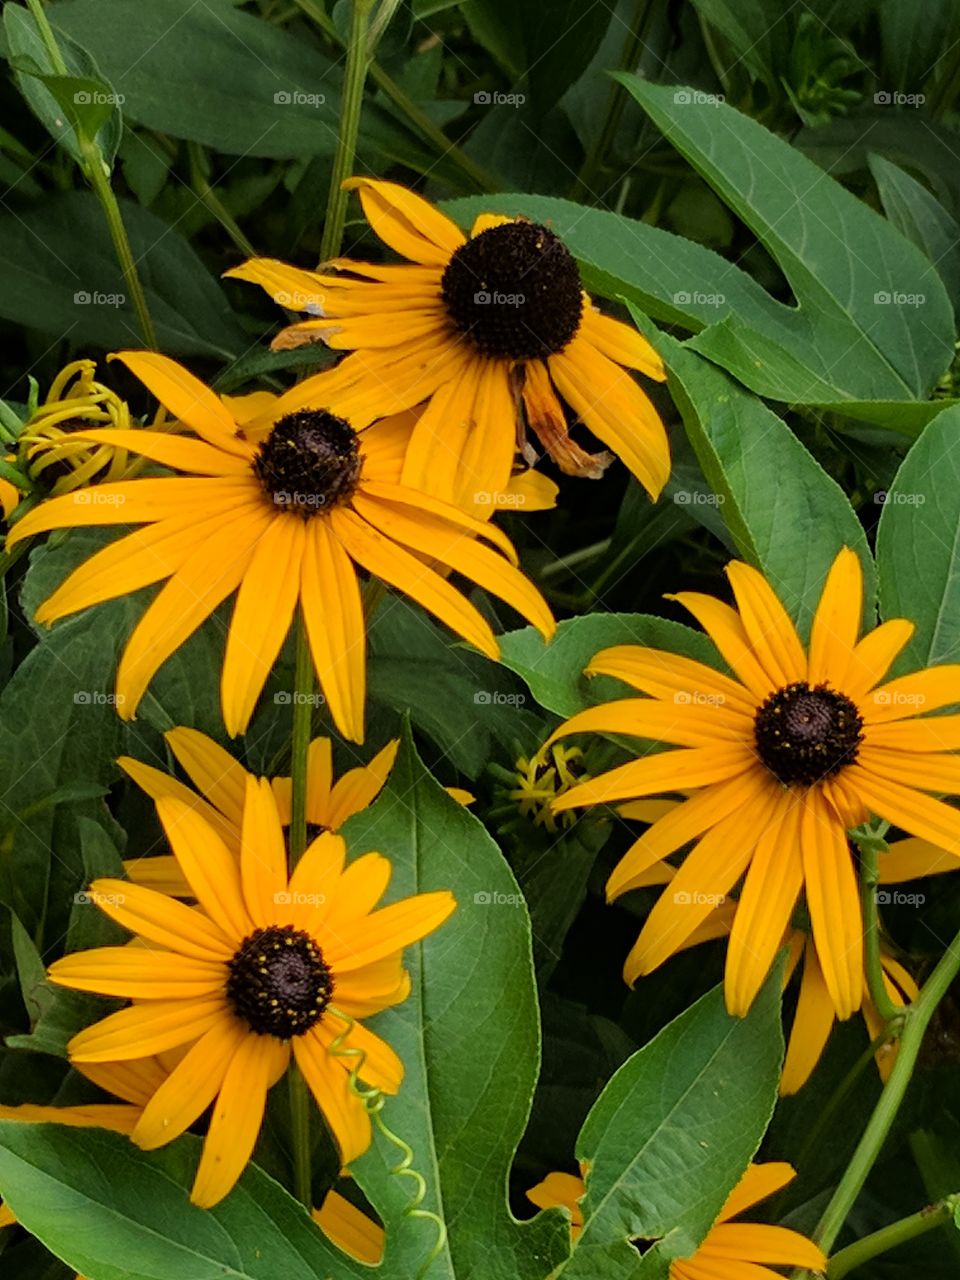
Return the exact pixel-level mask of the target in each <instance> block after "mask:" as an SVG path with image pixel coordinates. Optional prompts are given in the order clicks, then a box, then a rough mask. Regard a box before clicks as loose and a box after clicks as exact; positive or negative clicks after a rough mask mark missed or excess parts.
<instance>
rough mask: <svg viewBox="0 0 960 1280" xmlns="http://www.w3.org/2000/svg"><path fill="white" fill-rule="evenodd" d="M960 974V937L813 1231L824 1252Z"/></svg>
mask: <svg viewBox="0 0 960 1280" xmlns="http://www.w3.org/2000/svg"><path fill="white" fill-rule="evenodd" d="M958 971H960V933H958V934H957V935H956V937H955V938H954V939H953V941H952V942H951V943H950V945H949V946H948V947H947V949H946V951H945V952H944V954H943V956H942V957H941V959H940V963H939V964H938V965H937V967H936V969H934V971H933V973H932V974H931V975H930V977H929V978H928V980H927V982H926V984H925V986H924V988H923V990H922V991H921V993H920V998H919V999H918V1000H917V1001H916V1002H915V1003H914V1004H913V1005H912V1006H911V1007H910V1008H909V1009H907V1010H906V1012H905V1014H904V1029H903V1035H902V1037H901V1040H900V1048H899V1052H898V1053H897V1060H896V1062H895V1063H894V1065H893V1070H892V1071H891V1073H890V1078H889V1079H888V1081H887V1084H886V1087H885V1088H884V1090H883V1093H882V1094H881V1095H880V1101H879V1102H878V1103H877V1106H876V1108H875V1110H874V1112H873V1115H872V1116H871V1117H870V1121H869V1123H868V1124H867V1127H866V1129H865V1130H864V1133H863V1137H862V1138H861V1139H860V1142H859V1144H858V1146H857V1149H856V1151H855V1152H854V1153H853V1158H852V1160H851V1161H850V1163H849V1165H848V1166H847V1169H846V1172H845V1173H844V1175H843V1177H842V1178H841V1179H840V1183H839V1185H838V1186H837V1189H836V1191H834V1193H833V1196H832V1197H831V1199H830V1203H829V1204H828V1205H827V1207H826V1209H825V1211H824V1214H823V1217H822V1218H821V1219H820V1222H819V1223H818V1225H817V1229H816V1231H815V1232H814V1239H815V1240H816V1241H817V1243H818V1244H819V1245H820V1246H821V1248H822V1249H823V1250H824V1251H825V1252H826V1253H829V1252H830V1250H831V1249H832V1248H833V1245H834V1242H835V1241H836V1239H837V1236H838V1235H839V1234H840V1231H841V1229H842V1227H843V1224H844V1223H845V1222H846V1220H847V1215H848V1214H849V1213H850V1210H851V1209H852V1208H853V1205H854V1203H855V1201H856V1199H857V1197H858V1196H859V1194H860V1192H861V1191H862V1190H863V1185H864V1183H865V1182H866V1180H867V1177H868V1176H869V1173H870V1170H871V1169H872V1168H873V1166H874V1164H875V1162H876V1159H877V1157H878V1156H879V1154H880V1151H881V1149H882V1147H883V1144H884V1142H885V1141H886V1139H887V1135H888V1134H889V1132H890V1129H891V1127H892V1125H893V1122H894V1120H895V1119H896V1116H897V1112H898V1111H899V1109H900V1104H901V1103H902V1102H903V1098H904V1095H905V1094H906V1092H907V1087H908V1086H909V1084H910V1080H911V1078H912V1076H913V1069H914V1067H915V1066H916V1063H917V1055H918V1054H919V1052H920V1046H921V1044H922V1043H923V1037H924V1033H925V1032H926V1029H927V1027H928V1025H929V1023H930V1019H931V1018H932V1017H933V1014H934V1011H935V1010H936V1008H937V1005H938V1004H939V1003H940V1001H941V1000H942V999H943V997H944V995H945V994H946V992H947V989H948V987H949V986H950V983H951V982H952V981H953V980H954V978H955V977H956V976H957V973H958Z"/></svg>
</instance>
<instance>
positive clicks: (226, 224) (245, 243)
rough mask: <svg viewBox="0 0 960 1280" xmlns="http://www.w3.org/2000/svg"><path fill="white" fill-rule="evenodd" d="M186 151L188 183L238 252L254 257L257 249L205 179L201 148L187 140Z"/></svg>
mask: <svg viewBox="0 0 960 1280" xmlns="http://www.w3.org/2000/svg"><path fill="white" fill-rule="evenodd" d="M187 152H188V154H189V156H190V183H191V186H192V187H193V189H194V191H195V192H196V193H197V195H198V196H199V197H200V199H201V201H202V202H203V204H204V207H205V208H207V209H209V211H210V212H211V213H212V214H213V216H214V217H215V218H216V220H217V221H218V222H219V223H220V225H221V227H223V229H224V231H226V233H227V235H228V236H229V237H230V239H231V240H232V241H233V243H234V244H235V245H236V246H237V248H238V249H239V250H240V252H241V253H244V254H246V256H247V257H248V258H255V257H256V256H257V251H256V249H255V248H254V246H253V244H251V242H250V241H249V240H248V239H247V237H246V236H245V235H244V234H243V232H242V231H241V229H240V227H239V225H238V223H237V220H236V219H235V218H234V216H233V214H232V213H231V212H230V210H229V209H228V208H227V207H226V205H225V204H224V203H223V201H222V200H221V199H220V197H219V196H218V195H217V193H216V191H214V189H213V187H212V186H211V185H210V183H209V182H208V181H207V175H206V174H205V173H204V170H203V151H202V148H201V147H200V146H198V144H197V143H196V142H188V143H187Z"/></svg>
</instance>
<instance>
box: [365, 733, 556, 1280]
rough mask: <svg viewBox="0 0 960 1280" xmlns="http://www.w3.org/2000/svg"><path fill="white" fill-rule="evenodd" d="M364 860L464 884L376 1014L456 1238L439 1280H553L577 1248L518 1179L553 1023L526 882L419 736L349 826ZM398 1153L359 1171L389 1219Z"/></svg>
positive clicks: (393, 1104) (398, 1269)
mask: <svg viewBox="0 0 960 1280" xmlns="http://www.w3.org/2000/svg"><path fill="white" fill-rule="evenodd" d="M345 834H346V837H347V842H348V845H349V847H350V850H351V853H352V854H353V855H356V854H360V853H363V852H365V851H367V850H368V849H379V850H381V851H382V852H383V853H385V854H387V855H389V856H390V857H391V858H392V860H393V863H394V875H393V880H392V883H391V894H395V895H405V894H408V893H416V892H424V891H429V890H433V889H441V888H452V889H453V891H454V893H455V895H456V898H457V902H458V907H457V911H456V913H455V914H454V916H453V917H452V918H451V920H450V921H449V922H448V923H447V924H446V925H445V926H443V928H442V929H441V930H439V931H438V932H437V934H436V935H434V936H433V937H432V938H429V939H428V940H427V942H426V943H425V945H424V947H423V950H422V958H418V957H417V956H416V955H413V954H412V955H411V960H412V963H411V966H410V968H411V976H412V978H413V991H412V993H411V995H410V997H409V999H408V1000H407V1001H406V1002H405V1003H404V1004H402V1005H400V1006H398V1007H397V1009H395V1010H389V1011H388V1012H387V1013H385V1014H383V1015H381V1017H380V1018H379V1019H378V1020H377V1027H378V1030H379V1031H380V1033H381V1034H383V1035H384V1036H385V1038H386V1039H387V1040H388V1041H389V1042H390V1043H391V1044H392V1045H393V1046H394V1047H395V1048H396V1049H397V1051H398V1052H399V1053H400V1055H401V1057H402V1058H403V1060H404V1063H405V1064H406V1078H405V1080H404V1083H403V1088H402V1090H401V1092H400V1093H399V1095H398V1096H397V1097H396V1098H395V1099H391V1100H390V1101H389V1102H388V1104H387V1107H386V1109H385V1111H384V1118H385V1119H386V1122H387V1124H388V1125H389V1126H390V1128H391V1129H393V1130H394V1131H395V1132H396V1133H398V1134H399V1135H400V1136H401V1137H402V1138H403V1139H404V1140H405V1141H406V1142H408V1143H409V1144H410V1146H411V1147H412V1148H413V1151H414V1167H415V1168H417V1169H419V1170H420V1171H421V1172H422V1173H423V1174H424V1176H425V1178H426V1181H427V1197H426V1200H425V1202H424V1207H425V1208H427V1209H430V1210H433V1211H434V1212H440V1213H442V1214H443V1217H444V1218H445V1220H446V1223H447V1227H448V1231H449V1238H448V1240H447V1243H446V1245H445V1246H444V1248H443V1250H442V1252H441V1254H440V1256H439V1257H438V1258H437V1260H436V1262H435V1263H434V1264H433V1266H432V1268H431V1269H430V1272H429V1275H430V1280H444V1278H446V1280H454V1278H456V1280H468V1278H472V1277H475V1276H483V1277H484V1280H545V1277H546V1276H547V1275H549V1274H550V1273H551V1272H552V1271H553V1269H554V1268H555V1267H556V1266H557V1265H558V1264H559V1262H560V1261H561V1260H562V1258H563V1257H564V1256H565V1254H566V1251H567V1248H568V1244H567V1232H566V1227H565V1225H564V1223H563V1222H562V1221H561V1220H560V1219H559V1217H558V1216H556V1215H552V1216H551V1217H550V1218H548V1219H543V1220H541V1219H538V1220H537V1221H536V1222H534V1223H532V1224H531V1223H518V1222H517V1221H515V1220H514V1218H513V1217H512V1215H511V1214H510V1212H509V1210H508V1208H507V1203H506V1183H507V1175H508V1172H509V1169H510V1165H511V1163H512V1160H513V1155H514V1152H515V1150H516V1147H517V1144H518V1142H519V1140H520V1135H521V1133H522V1131H523V1127H524V1125H525V1123H526V1121H527V1117H528V1115H529V1112H530V1104H531V1099H532V1097H533V1090H534V1086H535V1084H536V1078H537V1071H538V1067H539V1058H540V1029H539V1018H538V1012H537V997H536V988H535V985H534V980H533V966H532V959H531V945H530V921H529V918H528V916H527V911H526V907H525V905H524V903H523V899H522V897H521V895H520V891H519V888H518V886H517V882H516V880H515V879H514V877H513V875H512V873H511V871H510V868H509V867H508V866H507V864H506V862H505V861H504V859H503V857H502V855H501V853H500V851H499V849H498V848H497V846H496V845H495V844H494V842H493V841H492V840H491V839H490V837H489V836H488V835H487V833H486V832H485V830H484V829H483V827H482V825H481V824H480V823H479V822H478V821H477V819H476V818H474V817H473V815H472V814H470V813H469V812H468V811H467V810H466V809H464V808H463V807H462V806H461V805H459V804H457V803H456V801H454V800H451V799H450V797H449V796H448V795H447V794H446V792H445V791H444V790H443V788H442V787H441V786H440V785H439V784H438V783H437V782H436V781H434V779H432V778H431V777H430V775H429V774H428V773H427V772H426V770H425V769H424V767H423V765H422V764H421V763H420V761H419V759H418V758H417V756H416V755H415V753H414V751H413V748H412V746H411V744H410V739H409V736H407V738H406V741H405V742H404V744H403V746H402V747H401V750H400V754H399V756H398V758H397V762H396V764H395V765H394V767H393V770H392V772H391V774H390V780H389V782H388V784H387V786H386V788H385V789H384V791H383V792H382V793H381V795H380V797H379V798H378V800H377V802H376V803H375V804H374V805H373V807H372V808H370V809H368V810H366V811H364V812H363V813H360V814H358V815H357V816H356V817H355V818H353V819H351V821H350V822H349V823H348V824H347V826H346V829H345ZM394 1163H396V1157H395V1154H394V1153H393V1152H392V1151H390V1150H389V1149H384V1148H383V1147H382V1146H378V1147H377V1149H376V1150H375V1151H373V1152H371V1154H370V1155H368V1156H366V1157H364V1158H363V1159H361V1160H360V1161H358V1162H357V1163H356V1165H354V1166H353V1173H354V1176H355V1178H356V1180H357V1182H358V1183H359V1184H360V1186H361V1187H362V1188H363V1190H364V1191H365V1192H366V1194H367V1195H368V1197H369V1198H370V1200H371V1201H372V1202H373V1204H374V1205H376V1207H377V1210H378V1211H379V1212H380V1213H381V1214H385V1215H386V1217H385V1221H387V1222H388V1224H389V1223H390V1222H391V1221H393V1220H395V1219H396V1218H397V1217H398V1215H399V1214H400V1213H401V1212H402V1208H403V1206H404V1204H405V1203H407V1201H408V1197H409V1185H408V1184H406V1183H405V1182H404V1181H403V1180H402V1179H399V1178H396V1177H393V1176H391V1174H390V1172H389V1168H390V1166H391V1165H392V1164H394ZM431 1233H432V1228H431V1226H430V1224H429V1223H428V1222H420V1223H419V1224H417V1227H416V1233H412V1236H413V1239H415V1241H416V1242H417V1244H418V1248H419V1250H420V1252H419V1255H418V1254H417V1252H416V1251H414V1252H410V1243H409V1242H406V1243H405V1242H404V1241H402V1240H401V1241H400V1242H399V1243H398V1244H397V1245H396V1247H394V1246H393V1245H392V1244H391V1243H390V1235H389V1231H388V1246H387V1254H386V1257H385V1259H384V1272H385V1275H389V1276H390V1277H394V1276H395V1277H397V1280H401V1278H402V1280H410V1277H411V1276H412V1275H414V1274H415V1272H416V1267H417V1265H418V1263H419V1262H421V1261H422V1260H423V1256H424V1250H425V1249H427V1248H429V1247H430V1244H431V1243H432V1234H431Z"/></svg>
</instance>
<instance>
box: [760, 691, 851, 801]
mask: <svg viewBox="0 0 960 1280" xmlns="http://www.w3.org/2000/svg"><path fill="white" fill-rule="evenodd" d="M862 729H863V718H862V717H861V715H860V712H859V711H858V710H857V708H856V706H855V705H854V703H853V702H851V701H850V699H849V698H848V697H846V696H845V695H844V694H842V693H838V692H836V691H835V690H833V689H828V688H827V686H826V685H822V684H821V685H816V686H815V687H814V688H811V687H810V685H809V684H807V682H806V681H805V680H798V681H797V682H796V683H794V684H790V685H787V687H786V688H785V689H780V690H778V691H777V692H776V693H774V694H772V695H771V696H770V697H769V698H768V699H767V700H766V702H764V704H763V705H762V706H761V707H760V709H759V710H758V711H757V714H756V719H755V721H754V736H755V740H756V745H757V754H758V755H759V756H760V759H761V761H762V762H763V763H764V764H765V765H766V767H767V768H768V769H769V770H770V772H771V773H772V774H773V775H774V776H775V777H776V778H777V779H778V780H779V781H780V782H782V783H783V784H784V785H785V786H790V785H792V784H799V785H801V786H811V785H812V784H813V783H815V782H822V781H824V780H826V779H827V778H832V777H833V776H834V774H836V773H839V771H840V770H841V769H842V768H843V767H844V766H845V765H848V764H852V763H853V762H854V760H855V759H856V757H857V749H858V747H859V745H860V742H861V740H862V738H863V733H862Z"/></svg>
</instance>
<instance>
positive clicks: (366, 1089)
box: [327, 1005, 447, 1280]
mask: <svg viewBox="0 0 960 1280" xmlns="http://www.w3.org/2000/svg"><path fill="white" fill-rule="evenodd" d="M327 1013H330V1014H333V1015H334V1016H335V1017H337V1018H339V1019H340V1021H341V1022H343V1024H344V1029H343V1031H341V1033H340V1034H339V1035H338V1036H337V1037H336V1039H334V1040H333V1041H332V1042H331V1044H330V1046H329V1048H328V1050H327V1052H328V1053H330V1054H331V1055H332V1056H333V1057H335V1058H352V1059H353V1060H354V1061H353V1066H352V1067H351V1069H350V1088H351V1090H352V1091H353V1093H354V1094H355V1095H356V1097H357V1098H359V1099H360V1101H361V1102H362V1103H363V1105H364V1107H365V1108H366V1110H367V1113H368V1114H369V1116H370V1119H371V1120H372V1122H373V1124H374V1125H375V1127H376V1129H377V1131H378V1133H380V1134H382V1136H383V1137H384V1138H386V1140H387V1141H388V1142H391V1143H392V1144H393V1145H394V1146H395V1147H396V1148H397V1150H398V1151H399V1152H400V1153H401V1160H400V1163H399V1164H396V1165H394V1166H393V1168H392V1169H391V1170H390V1173H391V1174H392V1175H393V1176H395V1177H400V1178H409V1179H411V1181H412V1182H413V1186H414V1190H413V1197H412V1199H411V1201H410V1203H409V1204H408V1205H407V1207H406V1209H404V1211H403V1213H404V1217H407V1218H423V1219H426V1220H427V1221H429V1222H432V1223H433V1224H434V1226H435V1227H436V1231H437V1238H436V1240H435V1241H434V1244H433V1248H432V1249H431V1250H430V1252H429V1254H428V1255H427V1258H426V1261H425V1262H424V1264H423V1266H422V1267H421V1268H420V1270H419V1271H418V1272H417V1275H416V1280H422V1277H423V1276H425V1275H426V1274H427V1272H428V1271H429V1270H430V1268H431V1267H432V1266H433V1264H434V1262H435V1261H436V1260H437V1258H438V1257H439V1256H440V1254H441V1253H442V1252H443V1249H444V1247H445V1245H446V1243H447V1224H446V1223H445V1222H444V1220H443V1219H442V1218H441V1217H440V1215H439V1214H436V1213H434V1212H433V1211H432V1210H431V1209H424V1208H421V1206H422V1204H423V1202H424V1200H425V1199H426V1195H427V1182H426V1179H425V1178H424V1176H423V1174H422V1173H420V1171H419V1170H418V1169H415V1168H414V1167H413V1161H414V1152H413V1148H412V1147H411V1146H410V1144H409V1143H408V1142H405V1141H404V1140H403V1138H401V1137H400V1136H399V1135H398V1134H396V1133H394V1132H393V1130H392V1129H390V1128H389V1127H388V1126H387V1123H386V1121H385V1120H384V1118H383V1108H384V1105H385V1104H386V1101H387V1099H386V1095H385V1094H384V1092H383V1090H382V1089H379V1088H377V1087H376V1086H375V1085H369V1086H368V1085H364V1084H362V1083H361V1081H360V1072H361V1071H362V1070H363V1064H364V1062H365V1061H366V1057H367V1052H366V1050H365V1049H358V1048H356V1046H354V1045H348V1044H347V1040H348V1039H349V1037H350V1032H351V1031H352V1030H353V1027H354V1019H353V1018H351V1017H350V1015H349V1014H346V1013H343V1012H342V1011H341V1010H340V1009H337V1008H335V1007H334V1006H333V1005H330V1006H328V1008H327Z"/></svg>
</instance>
